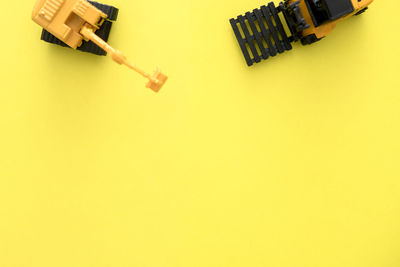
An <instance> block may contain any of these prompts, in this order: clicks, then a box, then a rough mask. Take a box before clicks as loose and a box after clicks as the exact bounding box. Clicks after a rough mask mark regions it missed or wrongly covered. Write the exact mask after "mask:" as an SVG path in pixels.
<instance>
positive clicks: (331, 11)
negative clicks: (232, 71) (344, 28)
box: [230, 0, 373, 66]
mask: <svg viewBox="0 0 400 267" xmlns="http://www.w3.org/2000/svg"><path fill="white" fill-rule="evenodd" d="M372 1H373V0H285V1H284V2H281V3H280V4H279V6H278V7H275V5H274V3H273V2H271V3H269V4H268V6H261V7H260V8H259V9H254V10H253V12H247V13H246V14H245V15H244V16H242V15H241V16H238V17H237V18H236V19H231V20H230V23H231V25H232V28H233V31H234V33H235V36H236V38H237V40H238V41H239V45H240V48H241V50H242V52H243V55H244V57H245V59H246V62H247V65H248V66H251V65H253V63H258V62H260V61H261V59H267V58H269V57H270V56H276V55H277V54H278V53H283V52H285V51H287V50H291V49H292V45H291V43H292V42H296V41H298V40H300V41H301V43H302V44H303V45H308V44H312V43H314V42H317V41H319V40H321V39H322V38H324V37H325V36H327V35H328V34H329V33H331V31H332V30H333V29H334V28H335V26H336V23H337V22H339V21H341V20H344V19H346V18H348V17H350V16H353V15H359V14H361V13H363V12H365V11H366V10H367V8H368V6H369V5H370V4H371V3H372ZM280 15H283V16H280ZM281 17H283V18H284V20H285V21H286V24H287V26H288V27H287V28H288V29H289V31H290V34H291V36H288V34H287V33H286V31H285V28H284V25H283V23H282V21H281Z"/></svg>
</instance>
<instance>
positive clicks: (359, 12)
mask: <svg viewBox="0 0 400 267" xmlns="http://www.w3.org/2000/svg"><path fill="white" fill-rule="evenodd" d="M367 9H368V7H366V8H363V9H361V10H360V11H358V12H357V13H356V14H354V16H358V15H361V14H362V13H364V12H365V11H367Z"/></svg>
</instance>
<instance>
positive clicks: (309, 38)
mask: <svg viewBox="0 0 400 267" xmlns="http://www.w3.org/2000/svg"><path fill="white" fill-rule="evenodd" d="M320 40H321V38H317V36H316V35H315V34H310V35H307V36H304V37H301V44H302V45H309V44H313V43H315V42H318V41H320Z"/></svg>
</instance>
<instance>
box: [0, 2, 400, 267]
mask: <svg viewBox="0 0 400 267" xmlns="http://www.w3.org/2000/svg"><path fill="white" fill-rule="evenodd" d="M107 3H108V4H113V5H115V6H117V7H119V8H120V16H119V19H118V21H117V23H115V24H114V28H113V31H112V34H111V38H110V43H111V44H112V45H114V46H115V47H117V48H119V49H121V50H122V51H124V52H125V53H126V54H127V56H128V58H130V59H131V60H132V61H133V62H135V63H137V64H138V65H140V66H142V67H143V68H145V69H146V70H149V71H152V70H153V68H155V67H156V66H159V67H161V68H162V69H163V70H164V71H165V72H166V73H167V74H168V75H169V76H170V80H169V81H168V83H167V84H166V86H165V87H164V88H163V90H162V91H161V92H160V93H159V94H155V93H153V92H152V91H150V90H148V89H145V88H144V86H143V85H144V82H145V80H144V79H142V78H141V77H140V76H138V75H136V74H135V73H133V72H131V71H130V70H129V69H127V68H124V67H120V66H118V65H116V64H115V63H113V62H112V61H111V60H109V59H108V58H104V57H96V56H93V55H90V54H84V53H81V52H76V51H73V50H70V49H66V48H62V47H57V46H53V45H49V44H46V43H44V42H42V41H40V40H39V39H40V32H41V29H40V27H38V26H37V25H36V24H34V23H33V22H32V21H31V20H30V12H31V9H32V7H33V5H34V1H33V0H29V1H28V0H21V1H9V3H8V4H7V5H4V6H3V11H2V33H1V34H2V37H1V52H0V53H1V60H2V62H1V66H0V69H1V71H0V78H1V79H0V82H1V84H0V88H1V89H0V266H1V267H64V266H65V267H75V266H77V267H78V266H82V267H86V266H93V267H102V266H122V267H125V266H134V267H136V266H137V267H142V266H143V267H178V266H184V267H189V266H190V267H191V266H199V267H200V266H201V267H206V266H207V267H208V266H210V267H212V266H215V267H217V266H218V267H220V266H229V267H245V266H251V267H331V266H332V267H336V266H340V267H380V266H382V267H398V266H400V192H399V191H400V179H399V178H400V166H399V161H400V83H399V54H400V53H399V48H398V43H399V42H398V41H399V33H398V31H399V27H400V22H399V19H398V12H399V8H400V4H399V2H398V1H395V0H390V1H389V0H387V1H375V3H373V5H372V6H371V8H370V10H369V11H368V12H367V13H365V15H363V16H360V17H355V18H351V19H349V20H347V21H345V22H343V23H341V24H340V25H338V27H337V29H336V30H335V31H334V32H333V33H332V34H331V35H330V36H328V37H327V38H326V39H324V40H323V41H321V42H320V43H318V44H315V45H312V46H307V47H303V46H301V45H300V44H296V45H294V49H293V50H292V51H290V52H286V53H284V54H282V55H280V56H278V57H275V58H273V59H270V60H268V61H264V62H263V63H260V64H257V65H255V66H254V67H251V68H248V67H247V66H246V64H245V61H244V59H243V57H242V54H241V51H240V49H239V46H238V44H237V41H236V39H235V37H234V35H233V32H232V30H231V28H230V25H229V22H228V19H229V18H231V17H235V16H237V15H239V14H243V13H244V12H246V11H249V10H252V9H254V8H256V7H259V6H260V5H262V4H264V3H266V2H264V1H260V0H247V1H243V0H230V1H214V0H204V1H192V0H181V1H178V0H170V1H158V0H155V1H141V0H136V1H123V0H109V1H108V2H107ZM3 4H5V3H3Z"/></svg>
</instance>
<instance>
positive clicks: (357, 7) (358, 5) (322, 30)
mask: <svg viewBox="0 0 400 267" xmlns="http://www.w3.org/2000/svg"><path fill="white" fill-rule="evenodd" d="M297 1H298V0H289V3H293V2H297ZM373 1H374V0H361V1H359V0H351V2H352V4H353V7H354V11H353V12H352V13H350V14H348V15H346V16H343V17H341V18H339V19H337V20H335V21H332V22H329V23H326V24H323V25H320V26H318V27H315V25H314V23H313V21H312V18H311V15H310V13H309V11H308V8H307V4H306V2H305V0H300V9H301V11H302V12H303V15H304V18H305V20H306V22H307V24H308V25H310V27H309V28H308V29H306V30H304V31H303V32H302V35H303V36H307V35H311V34H315V36H317V38H323V37H325V36H327V35H328V34H330V33H331V32H332V31H333V29H334V28H335V27H336V24H337V23H338V22H340V21H342V20H344V19H346V18H348V17H351V16H353V15H354V14H356V13H357V12H359V11H361V10H362V9H364V8H366V7H367V6H369V5H370V4H371V3H372V2H373Z"/></svg>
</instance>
